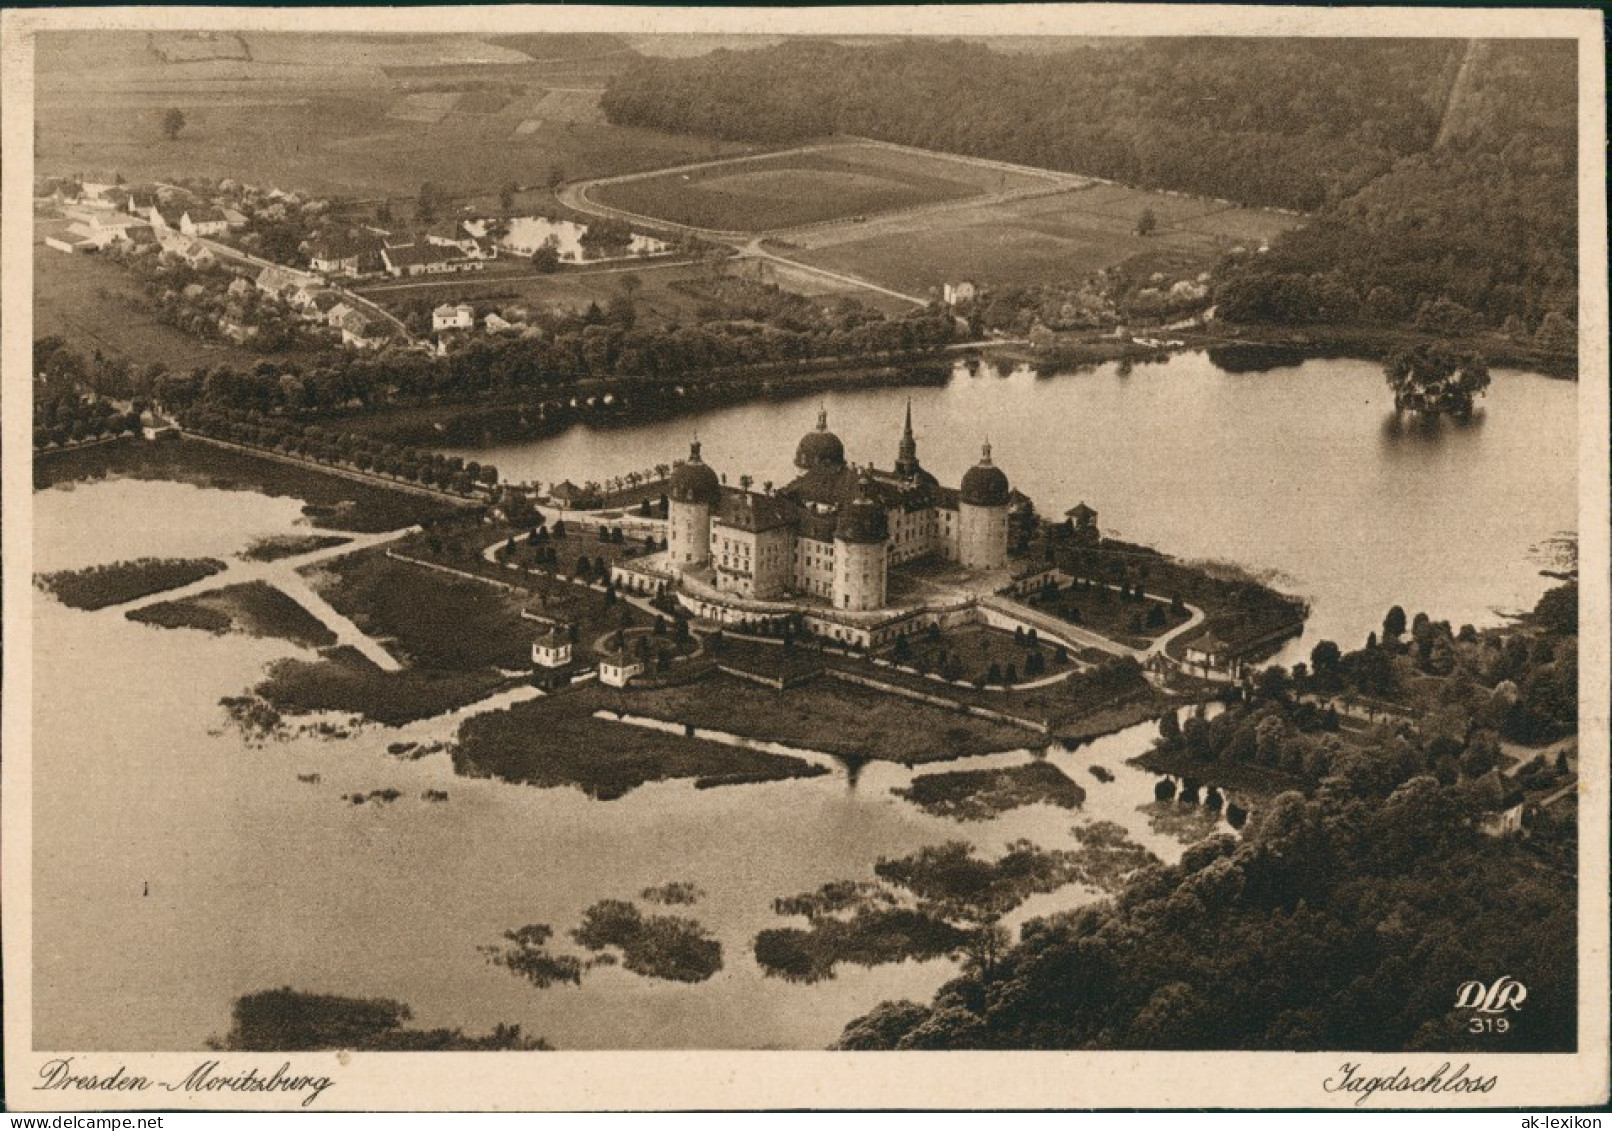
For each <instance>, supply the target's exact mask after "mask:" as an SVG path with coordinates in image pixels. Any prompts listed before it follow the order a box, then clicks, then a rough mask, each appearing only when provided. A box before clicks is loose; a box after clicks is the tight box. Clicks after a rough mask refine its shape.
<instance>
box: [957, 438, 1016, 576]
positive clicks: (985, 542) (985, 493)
mask: <svg viewBox="0 0 1612 1131" xmlns="http://www.w3.org/2000/svg"><path fill="white" fill-rule="evenodd" d="M1008 496H1009V488H1008V479H1007V476H1006V475H1004V474H1002V469H1001V468H999V467H997V466H996V465H995V464H993V463H992V462H991V445H990V443H989V442H987V443H986V444H985V447H984V450H983V452H982V453H981V455H980V461H979V463H977V464H975V465H974V466H973V467H971V468H969V469H968V473H967V474H966V475H964V476H963V485H962V490H961V491H960V492H959V493H958V516H957V518H958V545H957V558H958V561H960V562H961V563H962V564H963V566H964V567H965V568H967V569H1001V568H1002V567H1003V566H1005V565H1007V549H1008Z"/></svg>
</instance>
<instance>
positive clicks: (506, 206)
mask: <svg viewBox="0 0 1612 1131" xmlns="http://www.w3.org/2000/svg"><path fill="white" fill-rule="evenodd" d="M519 189H520V186H519V185H517V184H516V183H515V182H514V181H506V182H504V186H503V187H502V188H500V189H499V190H498V207H499V208H500V209H501V210H503V211H505V212H513V211H514V210H515V193H516V192H518V191H519Z"/></svg>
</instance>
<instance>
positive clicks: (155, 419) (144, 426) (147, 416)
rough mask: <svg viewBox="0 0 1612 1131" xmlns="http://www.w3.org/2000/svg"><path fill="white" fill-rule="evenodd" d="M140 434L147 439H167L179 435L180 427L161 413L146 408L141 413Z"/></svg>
mask: <svg viewBox="0 0 1612 1131" xmlns="http://www.w3.org/2000/svg"><path fill="white" fill-rule="evenodd" d="M140 435H141V436H144V437H145V438H146V439H147V440H165V439H168V438H170V437H173V436H177V435H179V429H178V427H177V426H175V424H174V423H173V421H171V420H168V419H167V418H166V417H164V416H162V415H161V414H160V413H156V412H152V411H151V410H150V409H146V411H144V412H142V413H141V414H140Z"/></svg>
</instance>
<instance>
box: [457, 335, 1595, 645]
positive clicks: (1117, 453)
mask: <svg viewBox="0 0 1612 1131" xmlns="http://www.w3.org/2000/svg"><path fill="white" fill-rule="evenodd" d="M909 397H910V398H911V400H912V418H913V426H914V431H915V433H916V435H917V438H918V456H919V459H920V461H921V462H922V463H923V465H924V466H925V467H926V468H928V469H929V470H930V471H932V472H933V473H934V474H935V475H937V476H939V478H940V481H941V482H942V483H945V484H949V485H955V484H956V483H957V482H958V481H959V480H960V479H961V478H962V474H963V472H964V471H966V470H967V469H968V468H969V467H970V466H971V465H972V464H973V463H974V462H975V461H977V460H978V458H979V452H980V445H981V443H982V442H983V441H984V440H985V439H987V438H989V439H990V441H991V445H992V454H993V459H994V461H995V463H996V464H997V466H999V467H1001V468H1002V469H1003V470H1004V471H1005V472H1006V473H1007V475H1008V478H1009V479H1010V480H1011V481H1012V483H1013V485H1014V486H1015V487H1016V488H1018V489H1019V490H1020V491H1023V492H1024V493H1025V494H1026V495H1028V496H1029V497H1030V498H1031V499H1033V500H1034V501H1035V504H1036V507H1037V509H1038V510H1039V511H1040V512H1041V513H1042V514H1043V515H1052V516H1058V515H1062V513H1063V512H1064V511H1065V510H1067V509H1068V508H1070V507H1072V506H1074V505H1075V504H1076V503H1079V502H1082V501H1084V502H1086V503H1087V504H1089V505H1090V506H1092V507H1095V508H1096V509H1097V511H1098V512H1099V515H1100V520H1099V521H1100V522H1101V525H1102V528H1103V530H1104V532H1105V533H1108V534H1110V535H1112V536H1115V537H1120V538H1124V539H1127V540H1129V541H1134V542H1142V543H1146V544H1148V545H1152V546H1156V547H1158V548H1159V549H1161V550H1164V551H1166V552H1168V553H1171V554H1174V555H1175V556H1177V557H1179V558H1184V559H1188V560H1193V559H1203V560H1215V561H1223V562H1230V563H1234V564H1236V565H1238V566H1240V567H1242V568H1243V569H1245V570H1247V571H1248V572H1250V573H1252V574H1255V575H1256V576H1259V577H1261V578H1264V579H1267V580H1269V581H1270V582H1271V583H1272V584H1274V585H1276V586H1277V587H1278V588H1281V589H1284V590H1285V591H1287V592H1291V593H1295V594H1298V595H1300V596H1303V597H1305V598H1307V599H1308V600H1309V601H1310V602H1311V606H1312V615H1311V620H1310V623H1309V625H1308V628H1307V631H1306V633H1305V636H1304V637H1303V638H1302V639H1300V640H1298V641H1295V642H1294V643H1292V644H1290V645H1289V646H1288V647H1287V648H1286V649H1285V650H1284V652H1283V654H1282V655H1281V657H1280V658H1281V659H1282V660H1283V661H1284V662H1289V663H1291V662H1292V661H1293V660H1295V659H1304V658H1307V657H1308V655H1309V650H1310V648H1311V647H1312V646H1313V645H1314V643H1315V642H1316V641H1317V640H1321V639H1331V640H1334V641H1336V642H1337V643H1339V644H1340V645H1342V646H1344V647H1345V649H1346V650H1347V649H1348V648H1353V647H1359V646H1360V644H1362V643H1363V642H1364V640H1365V636H1366V633H1367V632H1369V631H1371V630H1373V629H1378V628H1380V626H1381V624H1382V617H1383V614H1384V613H1385V612H1387V611H1388V609H1389V608H1390V607H1391V606H1393V605H1396V604H1398V605H1402V606H1403V607H1404V608H1405V610H1406V612H1407V613H1408V614H1411V615H1414V614H1415V613H1416V612H1417V611H1419V610H1420V611H1425V612H1426V613H1427V614H1428V615H1429V616H1431V617H1433V618H1434V619H1435V620H1448V621H1450V622H1451V623H1452V624H1455V625H1460V624H1463V623H1468V622H1470V623H1472V624H1474V625H1479V626H1481V625H1485V624H1493V623H1496V622H1497V621H1498V619H1499V618H1500V615H1501V614H1503V613H1506V612H1515V611H1518V610H1521V609H1525V608H1531V607H1532V606H1533V603H1534V602H1535V601H1536V600H1537V599H1538V598H1539V595H1540V594H1541V593H1542V592H1543V591H1544V590H1545V588H1546V587H1548V586H1549V585H1550V584H1552V582H1551V581H1550V580H1549V579H1548V578H1544V577H1541V576H1540V572H1539V571H1540V569H1541V568H1542V567H1545V566H1549V565H1551V564H1553V557H1552V553H1551V550H1552V546H1551V543H1552V540H1553V539H1556V538H1557V537H1558V536H1561V535H1564V534H1566V535H1571V534H1572V533H1573V532H1574V531H1576V530H1577V525H1578V517H1577V516H1578V488H1577V473H1578V459H1577V454H1576V453H1577V442H1578V441H1577V437H1578V418H1577V403H1578V386H1577V385H1576V384H1574V383H1573V382H1570V381H1561V380H1555V379H1552V378H1548V377H1543V376H1539V375H1537V374H1530V373H1522V372H1517V371H1514V370H1496V371H1495V372H1494V383H1493V384H1492V385H1491V386H1490V388H1489V393H1488V396H1487V397H1486V398H1485V399H1484V400H1483V401H1482V402H1480V406H1481V407H1480V408H1479V409H1478V410H1477V411H1476V412H1475V413H1474V414H1473V415H1472V417H1471V419H1469V420H1466V421H1456V420H1453V419H1437V418H1434V419H1428V420H1423V419H1419V418H1415V417H1411V416H1404V417H1401V416H1399V415H1398V414H1396V413H1395V412H1394V407H1393V397H1392V395H1391V394H1390V393H1389V391H1388V387H1387V385H1386V383H1385V382H1384V381H1383V377H1382V369H1381V366H1379V365H1377V364H1376V363H1374V362H1366V361H1352V360H1313V361H1307V362H1304V363H1303V364H1300V365H1296V366H1291V367H1285V368H1280V369H1273V370H1270V371H1268V372H1264V373H1227V372H1225V371H1223V370H1221V369H1218V368H1216V367H1215V366H1214V365H1213V364H1212V363H1211V362H1210V361H1209V359H1208V357H1207V356H1206V355H1204V354H1202V353H1183V354H1176V355H1173V356H1172V357H1171V358H1170V359H1169V360H1168V361H1166V362H1163V363H1160V364H1152V365H1139V366H1136V367H1135V368H1134V369H1131V370H1130V371H1129V373H1128V374H1127V373H1126V372H1124V370H1123V369H1122V368H1121V367H1120V366H1117V365H1104V366H1100V367H1097V368H1095V369H1093V370H1091V371H1088V372H1081V373H1072V374H1060V375H1052V376H1040V375H1038V374H1036V373H1035V372H1033V371H1031V370H1029V369H1027V368H1022V367H1021V368H1019V369H1017V370H1015V371H1013V372H1012V373H1010V374H1008V375H1006V376H1000V375H998V373H997V371H996V370H995V369H994V368H993V367H992V366H990V365H982V366H979V367H978V372H977V373H973V374H971V373H970V372H969V369H968V367H966V366H964V365H962V364H959V365H958V366H957V368H956V370H955V372H954V374H953V376H952V378H951V380H950V381H949V382H947V383H946V384H944V385H939V386H930V387H922V388H915V389H891V388H873V389H847V390H843V391H836V392H830V393H828V394H826V395H824V396H822V397H821V398H817V397H812V398H810V399H799V400H794V401H757V402H751V403H748V404H742V405H736V406H734V407H731V408H719V409H712V410H710V411H705V412H699V413H695V414H691V415H688V416H684V417H679V418H677V419H675V420H671V421H667V422H663V423H657V424H647V425H638V426H630V427H620V428H611V429H608V430H601V429H596V428H587V427H578V428H573V429H571V430H570V431H568V432H565V433H563V434H561V435H559V436H556V437H553V438H549V439H545V440H541V441H533V442H530V443H524V444H515V445H509V446H503V447H496V448H483V449H479V450H476V451H473V452H472V451H461V452H460V453H459V454H462V455H465V456H466V457H468V458H474V459H479V460H481V461H482V462H484V463H492V464H493V465H495V466H496V467H497V468H498V470H499V472H500V474H501V475H502V476H503V477H504V478H505V479H506V480H527V481H533V482H541V483H542V484H543V485H544V486H548V485H550V484H551V483H553V482H555V481H558V480H561V479H566V478H569V479H571V480H573V481H574V482H577V483H581V482H583V481H584V480H586V479H595V480H603V479H606V478H608V477H611V476H616V475H622V474H625V473H626V472H628V471H635V470H637V471H641V470H644V469H645V468H647V467H652V466H653V465H654V464H656V463H660V462H670V461H671V460H672V459H674V458H682V457H683V456H685V455H687V453H688V443H689V440H690V439H691V438H692V437H693V436H694V435H696V434H698V436H699V438H700V441H701V443H702V445H703V457H704V459H705V461H706V462H707V463H709V464H711V465H712V466H713V467H714V468H715V469H716V470H717V471H719V472H723V473H726V475H727V477H728V480H729V481H730V482H737V481H738V477H739V476H740V475H741V474H746V473H748V474H750V475H752V476H753V477H754V478H755V481H756V483H758V484H760V483H764V482H767V481H769V480H770V481H772V482H774V483H776V484H779V485H782V484H784V483H786V482H788V481H789V480H790V479H791V478H793V477H794V475H795V474H796V472H795V469H794V468H793V466H792V460H793V458H794V451H795V443H796V441H797V440H798V439H799V438H800V436H801V435H802V434H803V433H805V432H806V431H807V430H809V429H810V428H812V427H813V425H814V424H815V422H816V419H817V408H818V401H819V399H820V400H821V401H822V402H823V403H824V404H825V405H826V407H827V409H828V416H829V426H830V428H831V429H832V430H833V431H834V432H836V433H837V434H838V435H839V436H840V438H841V439H842V440H843V441H844V443H845V450H846V457H847V458H848V459H850V460H852V461H853V462H857V463H867V462H872V463H875V464H877V465H878V466H880V467H889V466H891V465H892V464H893V463H894V462H895V457H896V442H897V440H898V438H899V437H900V435H901V421H902V413H903V412H904V411H905V408H906V403H907V399H908V398H909Z"/></svg>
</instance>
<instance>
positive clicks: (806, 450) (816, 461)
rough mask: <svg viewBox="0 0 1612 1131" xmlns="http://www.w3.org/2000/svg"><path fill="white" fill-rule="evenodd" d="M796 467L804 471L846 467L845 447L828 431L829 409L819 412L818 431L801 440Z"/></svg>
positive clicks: (821, 409)
mask: <svg viewBox="0 0 1612 1131" xmlns="http://www.w3.org/2000/svg"><path fill="white" fill-rule="evenodd" d="M795 466H796V467H798V468H800V469H801V470H802V471H811V470H813V469H814V468H818V467H844V466H845V445H844V444H842V443H840V438H839V437H838V436H836V435H834V433H832V432H830V431H829V430H828V409H826V408H820V409H818V410H817V430H816V431H815V432H808V433H806V435H804V436H802V437H801V438H800V444H799V445H798V446H797V447H796V448H795Z"/></svg>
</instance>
